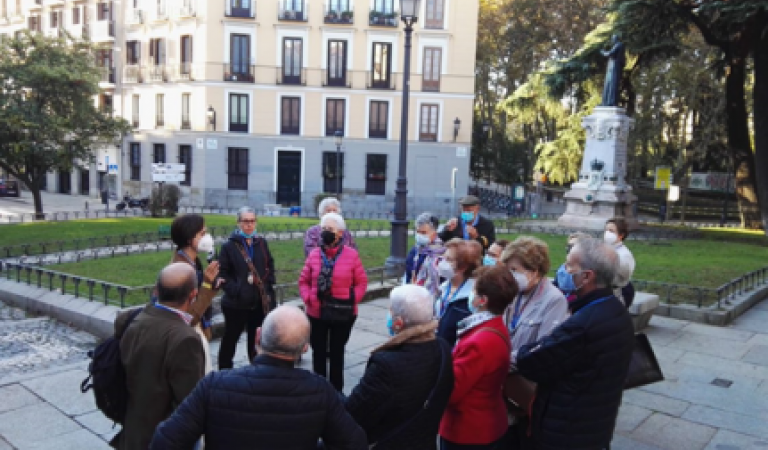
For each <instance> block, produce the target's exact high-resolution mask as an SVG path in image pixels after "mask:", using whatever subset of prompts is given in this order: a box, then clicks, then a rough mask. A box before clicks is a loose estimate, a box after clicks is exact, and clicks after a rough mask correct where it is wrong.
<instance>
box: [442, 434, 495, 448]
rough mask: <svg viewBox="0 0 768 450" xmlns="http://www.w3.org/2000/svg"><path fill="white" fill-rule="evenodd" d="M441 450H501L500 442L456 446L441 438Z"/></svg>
mask: <svg viewBox="0 0 768 450" xmlns="http://www.w3.org/2000/svg"><path fill="white" fill-rule="evenodd" d="M440 450H499V442H491V443H490V444H456V443H454V442H451V441H446V440H445V439H443V438H442V437H441V438H440Z"/></svg>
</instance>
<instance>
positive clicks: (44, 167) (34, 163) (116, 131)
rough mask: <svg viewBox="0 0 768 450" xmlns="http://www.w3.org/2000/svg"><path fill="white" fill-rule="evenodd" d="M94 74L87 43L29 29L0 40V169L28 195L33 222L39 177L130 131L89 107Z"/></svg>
mask: <svg viewBox="0 0 768 450" xmlns="http://www.w3.org/2000/svg"><path fill="white" fill-rule="evenodd" d="M100 76H101V69H100V68H99V67H97V65H96V63H95V60H94V58H93V48H92V47H91V45H90V43H88V42H83V41H77V40H73V39H71V38H70V37H63V38H47V37H44V36H41V35H39V34H32V33H29V32H26V33H24V34H22V35H19V36H17V37H14V38H6V39H3V40H2V41H1V42H0V87H1V89H0V167H2V168H3V169H5V170H6V171H7V172H8V173H9V174H11V175H13V176H14V177H16V178H17V179H19V180H20V181H21V182H22V183H24V184H25V185H26V186H27V188H29V190H30V191H31V192H32V196H33V198H34V202H35V213H36V216H37V217H38V218H43V217H44V214H43V204H42V197H41V195H40V190H41V189H40V188H41V182H42V180H43V177H45V176H46V173H47V172H49V171H52V170H69V169H70V168H71V167H72V165H73V164H74V163H75V162H76V161H81V162H91V161H92V160H93V159H94V155H93V149H94V148H95V147H97V146H102V145H109V144H112V145H119V142H120V140H121V139H122V136H123V135H124V134H125V133H127V132H128V131H129V130H130V126H129V124H128V122H126V121H125V120H123V119H119V118H112V117H111V111H100V110H99V109H98V108H97V107H96V105H95V101H94V97H95V95H97V94H98V93H99V87H98V82H99V79H100Z"/></svg>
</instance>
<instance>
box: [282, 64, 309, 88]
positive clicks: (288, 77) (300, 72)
mask: <svg viewBox="0 0 768 450" xmlns="http://www.w3.org/2000/svg"><path fill="white" fill-rule="evenodd" d="M276 84H286V85H293V86H306V85H307V69H304V68H302V69H294V70H285V68H284V67H277V81H276Z"/></svg>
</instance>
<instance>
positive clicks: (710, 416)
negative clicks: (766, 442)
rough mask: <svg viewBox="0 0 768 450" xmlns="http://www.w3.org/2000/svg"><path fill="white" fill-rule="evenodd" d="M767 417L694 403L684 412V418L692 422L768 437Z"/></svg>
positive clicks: (763, 437)
mask: <svg viewBox="0 0 768 450" xmlns="http://www.w3.org/2000/svg"><path fill="white" fill-rule="evenodd" d="M766 418H768V416H763V417H759V416H758V417H755V416H753V415H744V414H738V413H735V412H732V411H723V410H722V409H715V408H710V407H708V406H701V405H692V406H691V407H690V408H688V410H687V411H686V412H685V413H684V414H683V419H686V420H690V421H692V422H697V423H701V424H704V425H710V426H713V427H717V428H725V429H727V430H730V431H735V432H737V433H743V434H747V435H750V436H754V437H758V438H762V439H768V427H766Z"/></svg>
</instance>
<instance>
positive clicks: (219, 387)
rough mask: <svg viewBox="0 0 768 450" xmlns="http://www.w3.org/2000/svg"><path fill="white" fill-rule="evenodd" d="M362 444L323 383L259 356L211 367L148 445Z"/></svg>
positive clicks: (297, 447)
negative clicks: (240, 363) (218, 369)
mask: <svg viewBox="0 0 768 450" xmlns="http://www.w3.org/2000/svg"><path fill="white" fill-rule="evenodd" d="M203 434H205V448H206V449H207V450H217V449H224V450H238V449H243V450H245V449H281V450H315V449H316V448H317V442H318V439H319V438H322V439H323V441H324V442H325V444H326V447H327V448H329V449H338V450H367V448H368V445H367V442H366V440H365V433H363V430H362V429H361V428H360V427H359V426H358V425H357V424H356V423H355V421H354V420H353V419H352V417H351V416H350V415H349V414H348V413H347V411H346V410H345V409H344V404H343V402H342V399H341V396H340V395H339V394H338V393H337V392H336V390H335V389H334V388H333V386H331V385H330V384H329V383H328V381H326V380H325V379H324V378H321V377H319V376H317V375H315V374H312V373H309V372H307V371H306V370H303V369H296V368H294V367H293V363H292V362H289V361H283V360H280V359H276V358H272V357H270V356H267V355H259V356H257V357H256V359H255V360H254V362H253V364H252V365H250V366H247V367H242V368H240V369H234V370H225V371H221V372H213V373H211V374H209V375H208V376H207V377H205V378H204V379H203V380H202V381H200V383H199V384H198V385H197V387H196V388H195V390H194V391H192V393H191V394H190V395H189V396H188V397H187V398H186V399H185V400H184V402H183V403H182V404H181V406H179V408H178V409H177V410H176V412H175V413H174V414H173V415H172V416H171V417H170V418H169V419H168V420H166V421H165V422H163V423H161V424H160V425H159V426H158V427H157V430H156V431H155V436H154V438H153V440H152V445H151V446H150V448H151V449H153V450H167V449H168V450H169V449H179V450H188V449H191V448H193V446H194V444H195V442H197V440H198V439H200V436H201V435H203Z"/></svg>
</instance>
